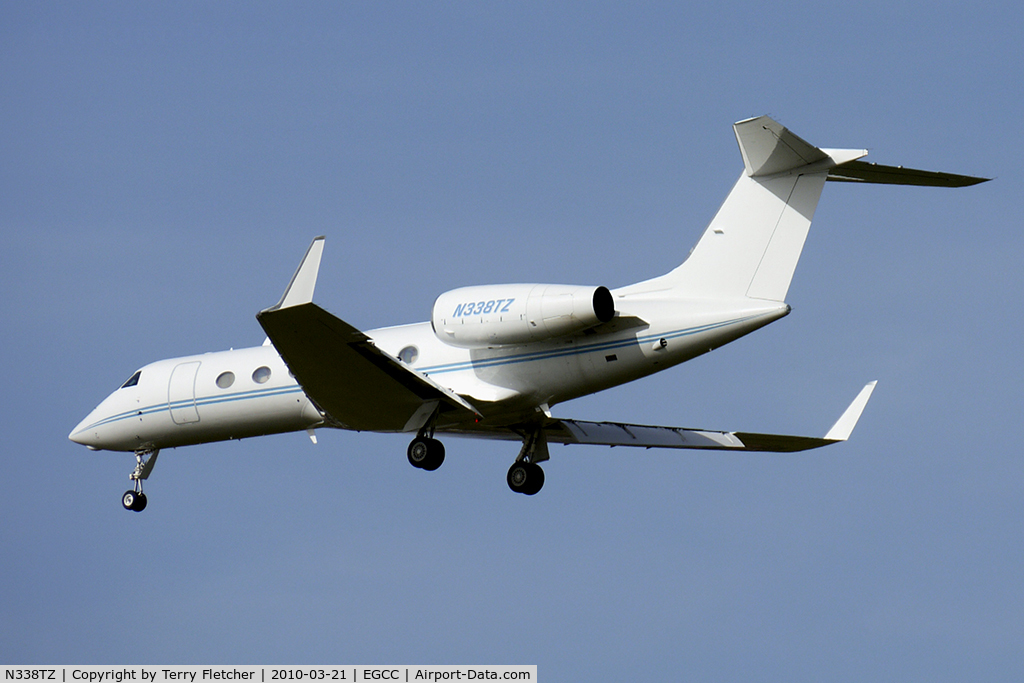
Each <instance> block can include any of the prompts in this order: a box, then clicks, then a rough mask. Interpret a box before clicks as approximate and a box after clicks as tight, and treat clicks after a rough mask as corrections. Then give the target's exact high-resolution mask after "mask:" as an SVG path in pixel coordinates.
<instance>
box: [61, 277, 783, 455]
mask: <svg viewBox="0 0 1024 683" xmlns="http://www.w3.org/2000/svg"><path fill="white" fill-rule="evenodd" d="M612 293H613V295H614V297H615V307H616V311H617V314H618V315H617V317H616V318H615V319H614V320H612V322H611V323H608V324H606V325H605V326H601V327H598V328H596V329H595V330H591V331H585V332H582V333H579V334H575V335H572V336H565V337H561V338H557V339H553V340H549V341H543V342H534V343H530V344H524V345H519V346H511V347H497V348H477V349H466V348H459V347H455V346H450V345H448V344H445V343H444V342H442V341H441V340H439V339H438V338H437V337H436V336H435V334H434V331H433V330H432V329H431V325H430V323H428V322H427V323H416V324H411V325H400V326H397V327H387V328H381V329H377V330H370V331H368V332H367V333H366V334H367V335H368V336H369V337H370V338H371V339H372V340H373V342H374V344H376V345H377V347H378V348H380V349H381V350H383V351H385V352H387V353H389V354H391V355H392V356H395V357H398V356H399V354H400V353H401V351H402V350H403V349H405V348H406V347H409V346H413V347H415V348H416V357H415V359H414V360H413V361H412V362H411V363H410V367H412V368H414V369H415V370H417V371H419V372H422V373H423V374H426V375H428V376H429V377H430V378H431V379H433V380H434V381H436V382H437V383H439V384H441V385H442V386H444V387H447V388H449V389H451V390H452V391H454V392H455V393H457V394H460V395H462V396H465V397H466V398H467V399H468V400H469V401H471V402H472V403H473V404H474V406H476V407H477V408H478V409H479V410H480V412H481V413H482V415H483V416H484V420H486V421H489V422H492V423H493V424H494V425H502V424H508V423H510V422H511V421H513V420H515V419H519V418H520V417H521V416H522V415H523V413H524V412H528V411H533V410H535V409H538V407H540V406H553V405H555V404H557V403H560V402H563V401H567V400H570V399H573V398H577V397H579V396H584V395H587V394H591V393H594V392H596V391H600V390H602V389H606V388H609V387H612V386H616V385H619V384H623V383H625V382H629V381H631V380H634V379H637V378H639V377H644V376H646V375H650V374H652V373H654V372H658V371H659V370H663V369H665V368H667V367H671V366H673V365H676V364H678V363H682V362H683V361H686V360H689V359H691V358H694V357H695V356H699V355H701V354H703V353H706V352H707V351H710V350H711V349H714V348H717V347H719V346H721V345H723V344H726V343H728V342H730V341H732V340H734V339H737V338H739V337H741V336H743V335H745V334H748V333H749V332H752V331H754V330H756V329H758V328H760V327H762V326H764V325H767V324H768V323H770V322H772V321H774V320H777V319H778V318H781V317H782V316H784V315H786V314H787V313H788V312H789V307H788V306H787V305H786V304H783V303H778V302H773V301H764V302H763V305H761V302H757V301H753V300H750V299H743V300H738V301H736V302H735V303H734V304H733V305H729V304H728V302H723V301H721V300H708V301H701V300H685V299H680V298H678V296H673V293H672V292H663V293H658V292H643V293H639V294H633V293H631V291H630V290H629V289H625V288H624V289H623V290H618V291H613V292H612ZM637 319H639V320H637ZM645 321H646V322H645ZM602 330H608V331H602ZM261 368H266V369H267V370H269V373H268V372H267V370H262V371H261V372H260V373H259V374H256V373H257V370H260V369H261ZM226 372H230V373H233V375H234V381H233V382H232V383H231V384H230V386H226V387H222V386H218V382H217V379H218V377H221V376H222V375H223V373H226ZM140 373H141V374H140V376H139V380H138V382H137V384H135V385H134V386H127V387H123V388H120V389H118V390H117V391H115V392H113V393H112V394H111V395H110V396H108V397H107V398H106V399H105V400H104V401H103V402H102V403H100V404H99V405H98V406H97V407H96V408H95V409H94V410H93V411H92V412H91V413H90V414H89V415H88V416H87V417H86V418H85V419H84V420H82V422H81V423H80V424H79V425H78V426H76V427H75V429H74V430H73V431H72V433H71V435H70V438H71V439H72V440H73V441H76V442H78V443H81V444H84V445H86V446H88V447H90V448H92V449H96V450H114V451H141V450H154V449H159V448H172V447H176V446H184V445H189V444H199V443H207V442H212V441H222V440H227V439H241V438H248V437H252V436H262V435H266V434H275V433H282V432H291V431H300V430H306V429H311V428H314V427H317V426H326V423H325V421H324V416H323V415H322V414H321V413H320V411H319V410H318V409H317V408H316V406H315V405H313V403H312V402H311V401H310V400H309V398H308V397H307V396H306V394H305V393H304V392H303V391H302V388H301V387H300V386H299V385H298V384H297V382H296V381H295V379H294V378H293V377H292V376H291V375H290V373H289V372H288V368H287V367H286V366H285V364H284V362H283V361H282V359H281V357H280V356H279V355H278V353H277V350H276V349H275V348H274V347H273V346H271V345H269V344H268V345H264V346H260V347H255V348H247V349H236V350H230V351H222V352H218V353H207V354H203V355H197V356H186V357H183V358H174V359H169V360H162V361H158V362H156V363H151V364H149V365H147V366H145V367H143V368H141V370H140ZM263 376H266V379H265V381H263V382H259V381H257V378H259V379H263ZM221 383H222V384H224V382H223V381H222V382H221ZM452 426H453V427H454V426H455V425H452ZM443 427H444V425H438V428H439V430H441V431H443Z"/></svg>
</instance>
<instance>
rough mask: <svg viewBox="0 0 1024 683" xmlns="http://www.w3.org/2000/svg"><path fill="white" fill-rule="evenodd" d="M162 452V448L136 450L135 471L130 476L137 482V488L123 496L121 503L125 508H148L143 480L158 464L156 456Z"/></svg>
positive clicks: (135, 509)
mask: <svg viewBox="0 0 1024 683" xmlns="http://www.w3.org/2000/svg"><path fill="white" fill-rule="evenodd" d="M159 454H160V449H158V448H157V449H154V450H144V451H135V471H134V472H132V473H131V474H130V475H129V476H128V478H129V479H131V480H132V481H134V482H135V488H134V489H130V490H128V491H125V492H124V495H123V496H121V505H123V506H124V509H125V510H131V511H132V512H142V511H143V510H145V509H146V503H148V502H149V501H148V499H147V498H146V494H145V493H143V492H142V480H143V479H148V478H149V474H150V472H152V471H153V468H154V467H155V466H156V456H158V455H159Z"/></svg>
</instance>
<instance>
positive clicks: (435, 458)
mask: <svg viewBox="0 0 1024 683" xmlns="http://www.w3.org/2000/svg"><path fill="white" fill-rule="evenodd" d="M408 455H409V463H410V464H411V465H412V466H413V467H418V468H420V469H421V470H427V471H428V472H432V471H434V470H436V469H437V468H438V467H440V466H441V463H443V462H444V444H443V443H441V442H440V441H438V440H437V439H428V438H426V437H416V438H415V439H413V440H412V443H410V444H409V452H408Z"/></svg>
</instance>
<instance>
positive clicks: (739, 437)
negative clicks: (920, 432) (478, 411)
mask: <svg viewBox="0 0 1024 683" xmlns="http://www.w3.org/2000/svg"><path fill="white" fill-rule="evenodd" d="M874 389H875V382H869V383H868V384H867V385H866V386H865V387H864V388H863V389H861V391H860V393H859V394H857V397H856V398H855V399H854V400H853V402H852V403H851V404H850V406H849V407H848V408H847V409H846V411H845V412H844V413H843V414H842V416H841V417H840V418H839V420H838V421H837V422H836V423H835V425H833V427H832V429H830V430H829V431H828V433H827V434H826V435H825V436H823V437H811V436H788V435H783V434H756V433H753V432H722V431H713V430H706V429H686V428H683V427H659V426H654V425H637V424H626V423H622V422H587V421H585V420H569V419H559V418H551V419H548V420H546V421H545V422H544V423H543V432H544V437H545V440H546V441H547V442H548V443H562V444H572V443H579V444H590V445H594V446H632V447H634V448H687V449H697V450H720V451H759V452H767V453H795V452H798V451H806V450H810V449H812V448H820V447H822V446H828V445H830V444H834V443H839V442H842V441H846V440H847V439H849V438H850V434H851V433H852V432H853V428H854V427H855V426H856V424H857V421H858V420H859V419H860V415H861V413H862V412H863V411H864V406H866V405H867V402H868V399H869V398H871V392H872V391H874ZM445 431H446V432H448V431H449V430H445ZM528 431H529V428H527V427H518V426H513V427H509V428H507V429H488V428H487V427H484V426H483V425H481V427H480V428H474V427H472V426H470V427H468V428H466V429H460V430H453V431H452V432H451V433H456V434H463V435H466V436H474V437H477V438H492V439H508V440H517V439H522V438H524V437H525V436H526V434H527V433H528Z"/></svg>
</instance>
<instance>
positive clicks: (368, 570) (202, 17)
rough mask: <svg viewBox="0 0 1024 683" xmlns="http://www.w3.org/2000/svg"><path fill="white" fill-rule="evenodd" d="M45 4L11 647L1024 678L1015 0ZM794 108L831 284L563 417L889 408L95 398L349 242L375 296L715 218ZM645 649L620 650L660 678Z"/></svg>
mask: <svg viewBox="0 0 1024 683" xmlns="http://www.w3.org/2000/svg"><path fill="white" fill-rule="evenodd" d="M680 5H681V3H664V4H643V5H639V6H638V5H637V4H636V3H622V4H604V3H573V4H568V5H566V4H549V3H529V2H523V3H497V4H491V3H443V4H424V3H419V4H412V3H410V4H388V3H324V4H309V3H298V4H295V3H288V4H284V3H282V4H257V3H237V4H236V3H168V4H157V3H100V4H85V3H57V4H52V3H11V2H5V3H3V17H4V19H3V21H2V22H0V95H2V96H0V160H2V161H0V240H2V241H0V283H2V288H3V290H2V294H3V296H2V297H0V319H2V321H3V322H2V325H0V348H2V349H3V360H4V373H3V374H4V386H5V388H6V391H5V392H4V399H3V410H2V411H0V420H2V422H0V433H2V435H3V451H2V452H3V455H2V462H3V471H2V474H0V519H2V521H3V523H2V525H0V559H2V563H0V565H2V569H0V662H3V663H142V662H146V663H200V662H201V663H364V662H369V663H374V662H378V663H536V664H538V665H539V667H540V669H539V671H540V675H541V676H542V677H543V680H545V681H575V680H627V679H628V680H662V679H658V678H656V677H654V678H647V679H645V678H644V677H645V676H652V677H653V676H655V675H660V676H663V677H664V679H663V680H669V679H678V678H686V679H689V680H701V681H716V680H722V681H727V680H766V681H769V680H770V681H776V680H787V681H821V680H836V681H843V680H848V681H862V680H922V681H923V680H927V681H938V680H950V681H962V680H1011V679H1014V678H1021V677H1024V655H1022V654H1021V647H1020V646H1021V643H1022V642H1024V581H1022V576H1024V546H1022V543H1024V540H1022V530H1024V525H1022V519H1021V504H1022V501H1024V462H1022V458H1021V447H1020V434H1019V432H1020V424H1021V421H1022V415H1021V412H1022V411H1021V406H1022V396H1021V381H1022V375H1024V373H1022V370H1024V363H1022V360H1021V353H1020V348H1021V340H1022V337H1024V334H1022V332H1024V329H1022V328H1024V325H1022V315H1021V302H1022V301H1024V286H1022V281H1024V278H1022V271H1021V263H1022V261H1024V245H1022V238H1021V215H1022V208H1024V206H1022V204H1024V201H1022V197H1024V188H1022V187H1021V181H1020V178H1021V175H1022V174H1021V171H1020V168H1019V166H1020V160H1021V158H1022V157H1024V144H1022V141H1021V135H1020V123H1021V120H1022V119H1024V116H1022V114H1024V100H1022V99H1021V93H1020V89H1021V83H1022V82H1024V49H1022V48H1021V46H1020V45H1021V43H1020V26H1021V24H1022V20H1024V11H1022V10H1021V9H1020V7H1019V5H1018V4H1017V3H971V4H964V3H944V2H939V3H935V2H930V3H919V4H917V3H915V4H905V3H892V2H868V3H823V4H820V3H819V4H818V5H817V6H813V7H811V6H809V5H808V3H781V4H779V3H775V4H773V5H770V6H769V5H765V4H764V3H727V4H722V3H719V4H717V5H714V6H712V5H711V4H707V3H705V4H704V5H707V6H704V5H702V6H701V7H699V8H695V9H683V8H680ZM765 113H767V114H771V115H773V116H774V117H776V118H777V119H778V120H780V121H781V122H782V123H783V124H785V125H787V126H788V127H789V128H791V129H792V130H793V131H794V132H796V133H797V134H798V135H800V136H802V137H804V138H805V139H807V140H809V141H810V142H812V143H814V144H817V145H820V146H825V147H867V148H869V149H870V151H871V154H870V156H869V160H873V161H877V162H880V163H887V164H903V165H907V166H912V167H920V168H927V169H934V170H945V171H951V172H958V173H968V174H976V175H986V176H995V177H996V178H997V179H996V180H995V181H994V182H991V183H988V184H985V185H981V186H978V187H974V188H969V189H964V190H938V189H928V188H893V187H874V186H872V187H857V186H853V185H847V184H835V183H830V184H829V185H828V186H827V187H826V188H825V194H824V197H823V199H822V202H821V204H820V205H819V207H818V212H817V215H816V217H815V223H814V225H813V226H812V230H811V236H810V238H809V240H808V244H807V247H806V249H805V251H804V255H803V259H802V261H801V264H800V267H799V268H798V269H797V273H796V277H795V279H794V283H793V286H792V288H791V290H790V297H789V301H790V303H791V304H792V306H793V309H794V310H793V314H792V315H790V316H789V317H788V318H786V319H784V320H782V321H780V322H778V323H776V324H774V325H772V326H770V327H768V328H766V329H764V330H761V331H759V332H758V333H755V334H754V335H751V336H749V337H747V338H745V339H743V340H740V341H739V342H736V343H735V344H732V345H730V346H728V347H725V348H723V349H720V350H718V351H716V352H714V353H712V354H710V355H708V356H705V357H702V358H700V359H697V360H695V361H693V362H691V363H688V364H686V365H683V366H681V367H677V368H675V369H672V370H669V371H667V372H664V373H662V374H660V375H658V376H656V377H653V378H649V379H646V380H643V381H640V382H636V383H634V384H632V385H628V386H626V387H621V388H618V389H614V390H611V391H608V392H605V393H603V394H600V395H597V396H593V397H588V398H586V399H582V400H579V401H576V402H573V403H569V404H565V405H561V406H558V407H557V409H556V410H555V412H556V413H557V414H558V415H562V416H572V417H579V418H584V419H610V420H622V421H634V422H648V423H655V424H674V425H683V426H689V427H701V428H718V429H734V430H747V431H777V432H782V433H799V434H809V435H818V434H823V433H824V431H825V430H826V429H827V428H828V427H829V426H830V425H831V424H832V422H833V421H834V420H835V419H836V417H837V416H838V414H839V413H840V411H841V410H842V409H843V408H844V407H845V405H846V404H847V403H848V402H849V401H850V400H851V399H852V398H853V396H854V394H855V393H856V392H857V391H858V390H859V389H860V387H861V386H862V385H863V384H864V383H865V382H867V381H869V380H873V379H877V380H878V381H879V385H878V389H877V391H876V392H875V396H874V398H873V400H872V401H871V403H870V404H869V406H868V409H867V411H866V412H865V414H864V417H863V419H862V421H861V423H860V425H859V427H858V429H857V431H856V432H855V433H854V435H853V439H852V440H851V441H850V442H849V443H847V444H845V445H841V446H837V447H834V448H831V449H826V450H823V451H816V452H812V453H807V454H801V455H791V456H772V455H715V454H701V453H674V452H669V453H662V452H656V451H633V450H627V449H605V448H596V447H595V448H590V447H579V448H569V447H565V448H563V447H557V448H555V449H554V450H553V453H552V460H551V462H550V463H548V464H547V466H546V468H545V469H546V472H547V484H546V486H545V488H544V490H543V491H542V492H541V494H539V495H537V496H536V497H534V498H527V497H524V496H517V495H514V494H512V493H511V492H510V491H509V490H508V488H507V486H506V484H505V480H504V477H505V472H506V470H507V468H508V466H509V464H510V463H511V462H512V459H513V458H514V457H515V455H516V452H517V447H516V446H515V445H514V444H505V443H489V442H478V441H468V440H455V439H449V440H448V443H447V446H448V459H447V461H446V462H445V465H444V467H443V468H442V469H440V470H439V471H437V472H434V473H426V472H423V471H419V470H414V469H413V468H412V467H410V466H409V464H408V463H407V462H406V458H405V447H406V443H407V440H408V439H407V438H406V437H403V436H382V435H373V434H353V433H345V432H330V433H322V434H321V437H320V443H319V445H317V446H313V445H312V444H311V443H310V442H309V439H307V438H306V436H305V435H304V434H292V435H283V436H276V437H269V438H265V439H256V440H249V441H243V442H231V443H224V444H214V445H208V446H201V447H192V448H185V449H179V450H174V451H167V452H165V453H164V454H163V455H162V456H161V458H160V462H159V465H158V466H157V468H156V470H155V472H154V474H153V477H152V478H151V479H150V480H149V482H148V483H147V487H146V491H147V493H148V494H149V499H150V505H149V509H147V510H146V512H144V513H143V514H140V515H136V514H129V513H127V512H125V511H124V510H123V509H122V508H121V506H120V502H119V496H120V494H121V493H122V491H124V489H125V488H127V487H128V479H127V475H128V473H129V472H130V471H131V469H132V466H133V459H132V457H131V455H128V454H114V453H92V452H89V451H86V450H85V449H84V448H82V447H80V446H77V445H76V444H73V443H71V442H69V441H68V440H67V434H68V432H69V431H70V429H71V427H73V426H74V425H75V424H76V423H77V422H78V420H80V419H81V418H82V417H83V416H84V415H85V414H86V413H87V412H88V411H89V410H90V409H91V408H92V407H93V406H94V405H95V404H96V403H98V402H99V401H100V400H101V399H102V398H103V397H104V396H106V395H107V393H109V392H110V391H111V390H113V389H114V388H115V387H116V386H117V385H118V384H119V383H120V382H122V381H123V380H124V379H125V378H127V377H128V376H129V375H130V374H131V373H132V372H133V371H134V370H135V369H136V368H137V367H139V366H141V365H143V364H145V363H147V362H150V361H153V360H157V359H161V358H168V357H174V356H180V355H186V354H191V353H197V352H203V351H213V350H220V349H225V348H229V347H241V346H247V345H256V344H259V343H261V342H262V341H263V335H262V333H261V330H260V328H259V325H258V324H257V323H256V320H255V318H254V314H255V313H256V312H257V311H258V310H260V309H261V308H263V307H265V306H267V305H269V304H272V303H274V302H275V301H277V299H278V298H279V296H280V294H281V292H282V291H283V288H284V286H285V285H286V284H287V282H288V278H289V277H290V276H291V274H292V271H293V270H294V268H295V266H296V265H297V263H298V261H299V259H300V258H301V256H302V254H303V253H304V250H305V249H306V246H307V245H308V243H309V240H310V239H311V238H312V237H313V236H314V235H318V234H326V235H327V236H328V241H327V248H326V251H325V255H324V261H323V267H322V269H321V273H320V283H319V286H318V289H317V300H318V302H319V303H320V304H321V305H323V306H324V307H326V308H327V309H328V310H330V311H332V312H333V313H335V314H336V315H338V316H340V317H342V318H344V319H345V320H347V321H348V322H350V323H352V324H354V325H356V326H358V327H361V328H363V329H368V328H373V327H378V326H383V325H389V324H397V323H402V322H412V321H418V320H424V319H426V318H427V316H428V315H429V310H430V306H431V304H432V302H433V300H434V298H435V297H436V296H437V295H438V294H440V293H441V292H443V291H445V290H447V289H451V288H453V287H457V286H462V285H468V284H483V283H488V282H522V281H526V282H530V281H533V282H563V283H580V284H583V283H586V284H604V285H607V286H609V287H615V286H620V285H624V284H628V283H631V282H635V281H638V280H641V279H644V278H647V277H650V276H653V275H657V274H660V273H662V272H665V271H667V270H668V269H670V268H672V267H674V266H675V265H677V264H678V263H679V262H681V261H682V260H683V258H684V257H685V256H686V254H687V252H688V250H689V248H690V247H691V246H692V244H693V243H694V242H695V241H696V239H697V237H698V236H699V234H700V232H701V231H702V230H703V228H704V226H705V225H706V224H707V222H708V220H709V219H710V218H711V216H712V215H713V214H714V212H715V210H716V209H717V207H718V205H719V204H720V202H721V201H722V199H723V198H724V197H725V195H726V193H727V192H728V190H729V188H730V186H731V184H732V183H733V181H734V180H735V177H736V176H737V175H738V174H739V172H740V170H741V169H742V162H741V160H740V156H739V153H738V150H737V148H736V144H735V140H734V138H733V134H732V130H731V124H732V123H733V122H734V121H736V120H739V119H743V118H747V117H750V116H756V115H760V114H765ZM616 677H617V678H616Z"/></svg>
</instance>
